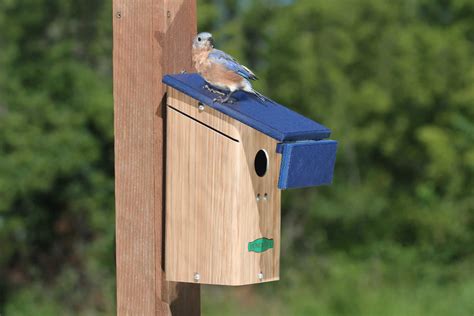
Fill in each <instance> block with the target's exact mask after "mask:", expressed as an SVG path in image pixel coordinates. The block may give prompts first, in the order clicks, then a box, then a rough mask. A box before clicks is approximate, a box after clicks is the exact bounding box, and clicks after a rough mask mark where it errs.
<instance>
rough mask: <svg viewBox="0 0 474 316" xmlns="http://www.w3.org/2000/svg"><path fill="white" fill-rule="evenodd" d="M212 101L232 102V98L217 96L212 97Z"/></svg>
mask: <svg viewBox="0 0 474 316" xmlns="http://www.w3.org/2000/svg"><path fill="white" fill-rule="evenodd" d="M212 101H213V102H217V103H220V104H224V103H230V104H234V100H232V99H230V98H222V97H219V98H214V99H213V100H212Z"/></svg>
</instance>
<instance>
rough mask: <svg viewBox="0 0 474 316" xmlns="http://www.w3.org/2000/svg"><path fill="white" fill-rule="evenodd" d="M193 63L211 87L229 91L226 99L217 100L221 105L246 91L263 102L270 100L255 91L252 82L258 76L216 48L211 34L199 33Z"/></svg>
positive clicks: (195, 39) (195, 40)
mask: <svg viewBox="0 0 474 316" xmlns="http://www.w3.org/2000/svg"><path fill="white" fill-rule="evenodd" d="M192 53H193V62H194V65H195V67H196V70H197V71H198V72H199V74H200V75H201V76H202V77H203V78H204V80H206V81H207V82H208V83H209V84H210V85H212V86H214V87H216V88H218V89H220V90H224V91H228V94H227V96H225V98H220V99H215V101H219V102H221V103H225V102H227V101H229V99H230V97H231V96H232V94H233V93H234V92H236V91H239V90H241V91H245V92H248V93H251V94H253V95H255V96H257V97H258V98H259V99H260V100H261V101H266V100H268V99H267V98H266V97H265V96H263V95H262V94H260V93H258V92H257V91H255V90H254V89H253V87H252V84H251V83H250V80H256V79H257V76H255V74H254V73H253V72H252V71H251V70H250V69H248V68H247V67H245V66H243V65H241V64H239V63H238V62H237V61H236V60H235V59H234V58H233V57H232V56H230V55H228V54H226V53H225V52H223V51H221V50H218V49H215V48H214V41H213V38H212V35H211V34H210V33H207V32H204V33H199V34H198V35H197V36H196V37H195V38H194V40H193V52H192Z"/></svg>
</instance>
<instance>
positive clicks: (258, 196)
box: [256, 193, 260, 202]
mask: <svg viewBox="0 0 474 316" xmlns="http://www.w3.org/2000/svg"><path fill="white" fill-rule="evenodd" d="M256 200H257V202H258V201H260V193H258V194H257V197H256Z"/></svg>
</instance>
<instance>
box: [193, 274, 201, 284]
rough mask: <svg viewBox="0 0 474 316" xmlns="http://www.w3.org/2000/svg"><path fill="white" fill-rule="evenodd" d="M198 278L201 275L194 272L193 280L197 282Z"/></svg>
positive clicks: (199, 278)
mask: <svg viewBox="0 0 474 316" xmlns="http://www.w3.org/2000/svg"><path fill="white" fill-rule="evenodd" d="M199 280H201V276H200V275H199V273H197V272H196V273H194V281H195V282H199Z"/></svg>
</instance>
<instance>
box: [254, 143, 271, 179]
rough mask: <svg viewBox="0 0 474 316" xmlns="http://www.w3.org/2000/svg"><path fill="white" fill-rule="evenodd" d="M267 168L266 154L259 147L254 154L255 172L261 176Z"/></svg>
mask: <svg viewBox="0 0 474 316" xmlns="http://www.w3.org/2000/svg"><path fill="white" fill-rule="evenodd" d="M267 168H268V154H267V152H266V151H265V150H263V149H261V150H259V151H258V152H257V155H256V156H255V172H256V173H257V175H258V176H259V177H263V176H264V175H265V173H267Z"/></svg>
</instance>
